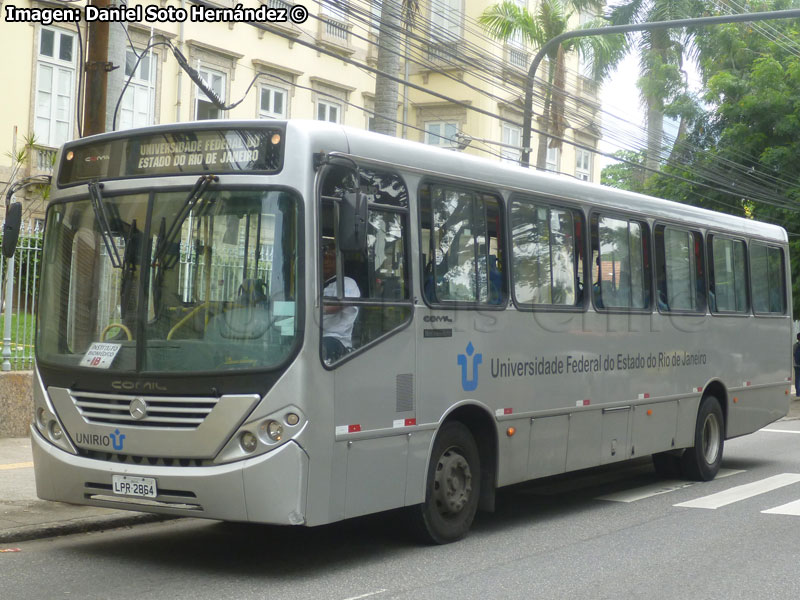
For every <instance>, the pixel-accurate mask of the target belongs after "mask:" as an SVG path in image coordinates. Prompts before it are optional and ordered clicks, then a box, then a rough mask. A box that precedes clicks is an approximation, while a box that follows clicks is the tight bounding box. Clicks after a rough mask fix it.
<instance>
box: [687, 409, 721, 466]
mask: <svg viewBox="0 0 800 600" xmlns="http://www.w3.org/2000/svg"><path fill="white" fill-rule="evenodd" d="M724 444H725V422H724V420H723V418H722V407H721V406H720V403H719V400H717V399H716V398H715V397H714V396H706V397H705V398H703V401H702V402H701V403H700V408H699V409H698V411H697V423H696V425H695V431H694V446H693V447H692V448H687V449H686V451H685V452H684V453H683V456H682V457H681V471H682V473H683V475H684V476H685V477H686V478H687V479H695V480H697V481H711V480H712V479H714V477H716V475H717V472H718V471H719V466H720V464H721V463H722V449H723V447H724Z"/></svg>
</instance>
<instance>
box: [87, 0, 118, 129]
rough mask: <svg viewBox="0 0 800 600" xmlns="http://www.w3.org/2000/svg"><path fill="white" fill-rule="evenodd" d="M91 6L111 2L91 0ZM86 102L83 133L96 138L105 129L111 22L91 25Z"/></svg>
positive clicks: (102, 5) (101, 5)
mask: <svg viewBox="0 0 800 600" xmlns="http://www.w3.org/2000/svg"><path fill="white" fill-rule="evenodd" d="M89 4H91V5H92V6H96V7H97V8H100V9H102V8H107V7H108V5H109V0H92V1H91V2H90V3H89ZM86 54H87V57H86V65H85V68H86V99H85V100H84V104H83V134H84V135H95V134H97V133H103V132H104V131H105V130H106V96H107V88H108V72H109V71H111V69H112V68H113V66H112V65H111V63H110V62H108V22H107V21H106V22H103V21H92V22H91V23H89V50H88V52H87V53H86Z"/></svg>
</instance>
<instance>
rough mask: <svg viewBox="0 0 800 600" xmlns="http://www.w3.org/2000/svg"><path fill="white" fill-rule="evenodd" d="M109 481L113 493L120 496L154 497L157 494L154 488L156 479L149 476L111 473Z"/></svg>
mask: <svg viewBox="0 0 800 600" xmlns="http://www.w3.org/2000/svg"><path fill="white" fill-rule="evenodd" d="M111 482H112V484H113V490H114V493H115V494H118V495H120V496H137V497H139V498H155V497H156V496H157V495H158V491H157V490H156V480H155V479H152V478H150V477H131V476H130V475H112V476H111Z"/></svg>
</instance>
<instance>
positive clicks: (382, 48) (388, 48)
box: [373, 0, 419, 136]
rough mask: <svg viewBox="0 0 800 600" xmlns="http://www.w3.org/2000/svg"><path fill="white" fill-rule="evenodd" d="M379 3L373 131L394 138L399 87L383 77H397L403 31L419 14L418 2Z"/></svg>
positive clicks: (390, 1) (396, 83) (387, 1)
mask: <svg viewBox="0 0 800 600" xmlns="http://www.w3.org/2000/svg"><path fill="white" fill-rule="evenodd" d="M375 1H380V4H381V17H380V26H379V27H380V29H379V33H378V57H377V64H376V68H377V69H378V71H379V73H378V74H377V75H376V77H375V121H374V126H373V130H374V131H377V132H378V133H383V134H386V135H391V136H396V135H397V101H398V99H399V84H398V82H397V81H395V80H393V79H390V78H389V77H386V75H383V73H386V74H388V75H393V76H395V77H397V76H398V75H399V74H400V57H401V55H402V41H403V34H402V32H403V31H404V28H410V27H411V25H412V23H413V19H414V16H415V15H416V14H417V13H419V0H375Z"/></svg>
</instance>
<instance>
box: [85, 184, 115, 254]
mask: <svg viewBox="0 0 800 600" xmlns="http://www.w3.org/2000/svg"><path fill="white" fill-rule="evenodd" d="M88 187H89V197H90V198H91V199H92V208H93V209H94V216H95V218H96V219H97V224H98V225H99V226H100V234H101V235H102V236H103V243H104V244H105V246H106V250H107V251H108V258H109V260H111V266H112V267H114V268H115V269H121V268H122V261H121V260H120V258H119V250H118V249H117V244H116V243H115V242H114V236H113V235H112V234H111V226H110V225H109V223H108V208H107V207H106V205H105V203H104V202H103V196H102V194H101V193H100V190H101V189H102V188H103V184H102V183H99V184H98V183H97V182H96V181H90V182H89V183H88Z"/></svg>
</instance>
